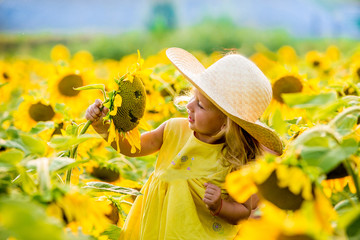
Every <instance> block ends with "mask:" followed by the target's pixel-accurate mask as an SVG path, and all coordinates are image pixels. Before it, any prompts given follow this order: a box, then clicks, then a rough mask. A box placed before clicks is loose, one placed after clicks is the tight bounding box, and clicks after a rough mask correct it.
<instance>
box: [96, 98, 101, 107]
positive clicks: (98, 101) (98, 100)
mask: <svg viewBox="0 0 360 240" xmlns="http://www.w3.org/2000/svg"><path fill="white" fill-rule="evenodd" d="M101 105H102V101H101V100H100V99H96V100H95V106H97V107H101Z"/></svg>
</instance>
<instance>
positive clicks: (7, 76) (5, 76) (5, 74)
mask: <svg viewBox="0 0 360 240" xmlns="http://www.w3.org/2000/svg"><path fill="white" fill-rule="evenodd" d="M2 75H3V78H4V79H5V80H6V81H9V80H10V77H9V75H8V74H7V73H6V72H3V74H2Z"/></svg>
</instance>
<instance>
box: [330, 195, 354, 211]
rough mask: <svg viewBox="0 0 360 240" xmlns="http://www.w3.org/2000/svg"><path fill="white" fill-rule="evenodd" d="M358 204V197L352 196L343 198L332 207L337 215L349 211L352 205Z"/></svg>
mask: <svg viewBox="0 0 360 240" xmlns="http://www.w3.org/2000/svg"><path fill="white" fill-rule="evenodd" d="M356 204H358V199H357V198H356V197H352V198H350V199H345V200H342V201H340V202H338V203H337V204H336V205H335V206H334V209H335V211H336V212H337V213H338V214H339V215H343V214H345V213H346V212H347V211H351V210H352V208H353V207H355V206H356Z"/></svg>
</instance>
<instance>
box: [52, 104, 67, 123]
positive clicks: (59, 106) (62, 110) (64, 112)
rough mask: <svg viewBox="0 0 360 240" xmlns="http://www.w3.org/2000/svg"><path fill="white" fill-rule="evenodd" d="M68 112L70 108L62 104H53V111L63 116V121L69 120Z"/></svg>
mask: <svg viewBox="0 0 360 240" xmlns="http://www.w3.org/2000/svg"><path fill="white" fill-rule="evenodd" d="M69 110H70V108H69V107H68V106H66V105H65V104H64V103H56V104H55V109H54V111H55V112H57V113H60V114H61V115H63V116H64V117H65V120H69V119H70V115H69Z"/></svg>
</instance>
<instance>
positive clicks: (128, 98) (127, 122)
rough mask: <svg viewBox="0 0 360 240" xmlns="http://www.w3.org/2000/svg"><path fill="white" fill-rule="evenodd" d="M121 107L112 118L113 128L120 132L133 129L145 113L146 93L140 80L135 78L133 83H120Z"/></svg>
mask: <svg viewBox="0 0 360 240" xmlns="http://www.w3.org/2000/svg"><path fill="white" fill-rule="evenodd" d="M117 94H120V95H121V97H122V105H121V107H118V109H117V112H116V115H115V116H114V117H113V121H114V125H115V128H116V129H117V130H118V131H121V132H127V131H130V130H132V129H134V128H135V127H136V126H137V125H138V124H139V121H140V119H141V118H142V116H143V115H144V111H145V103H146V92H145V88H144V85H143V83H142V81H141V79H140V78H138V77H135V78H134V80H133V82H132V83H131V82H130V81H122V82H120V84H119V93H117Z"/></svg>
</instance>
